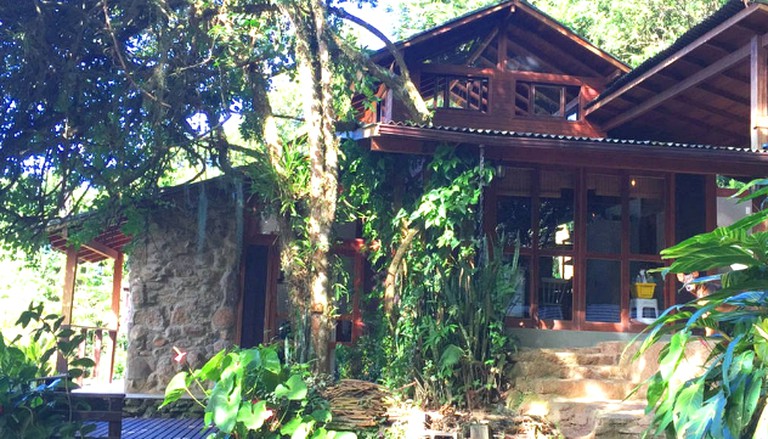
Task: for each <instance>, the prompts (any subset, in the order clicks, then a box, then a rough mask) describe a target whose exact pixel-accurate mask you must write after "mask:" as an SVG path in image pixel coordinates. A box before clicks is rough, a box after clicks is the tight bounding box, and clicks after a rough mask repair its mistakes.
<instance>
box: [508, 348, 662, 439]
mask: <svg viewBox="0 0 768 439" xmlns="http://www.w3.org/2000/svg"><path fill="white" fill-rule="evenodd" d="M625 346H626V343H623V342H604V343H600V344H598V345H596V346H595V347H591V348H569V349H522V350H521V351H520V352H519V353H518V354H517V355H516V361H517V364H516V365H515V368H514V371H513V377H514V388H515V390H516V398H517V400H516V401H514V402H512V401H510V403H511V404H512V405H518V406H519V409H520V410H521V412H522V413H524V414H530V415H538V416H546V417H547V419H549V420H551V421H553V422H554V423H555V424H557V425H558V428H559V430H560V432H561V433H562V434H563V435H564V436H565V437H566V438H569V439H570V438H611V439H613V438H617V439H619V438H620V439H625V438H639V437H641V436H642V433H643V431H644V430H645V429H646V427H647V426H648V423H649V422H650V418H649V417H648V416H646V415H645V412H644V409H645V391H644V389H640V390H638V391H637V392H635V393H632V392H633V391H634V390H635V388H636V386H637V384H638V383H640V382H641V381H642V379H643V378H644V377H646V376H648V373H649V371H644V370H643V368H644V365H642V364H638V363H642V362H638V363H630V362H629V361H628V359H626V358H625V359H623V358H622V355H621V354H622V352H623V351H624V348H625ZM630 394H631V396H630V397H629V398H627V399H625V398H626V397H627V396H628V395H630Z"/></svg>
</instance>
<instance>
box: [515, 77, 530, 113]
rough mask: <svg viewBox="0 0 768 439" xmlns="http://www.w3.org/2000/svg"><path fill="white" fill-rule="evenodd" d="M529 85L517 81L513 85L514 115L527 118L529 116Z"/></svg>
mask: <svg viewBox="0 0 768 439" xmlns="http://www.w3.org/2000/svg"><path fill="white" fill-rule="evenodd" d="M530 103H531V84H529V83H527V82H521V81H517V83H516V84H515V114H516V115H517V116H529V115H530V114H531V105H530Z"/></svg>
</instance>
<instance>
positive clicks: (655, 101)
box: [590, 45, 750, 131]
mask: <svg viewBox="0 0 768 439" xmlns="http://www.w3.org/2000/svg"><path fill="white" fill-rule="evenodd" d="M749 51H750V45H747V46H744V47H742V48H741V49H739V50H737V51H736V52H733V53H732V54H730V55H728V56H726V57H724V58H721V59H720V60H719V61H717V62H716V63H714V64H711V65H710V66H709V67H707V68H705V69H702V70H699V71H698V72H696V73H695V74H693V75H691V76H689V77H688V78H686V79H685V80H683V81H681V82H679V83H678V84H677V85H675V86H673V87H670V88H668V89H666V90H664V91H663V92H661V93H659V94H657V95H656V96H654V97H652V98H650V99H647V100H645V101H644V102H643V103H641V104H639V105H637V106H636V107H634V108H632V109H631V110H629V111H626V112H624V113H622V114H620V115H618V116H616V117H614V118H613V119H610V120H609V121H607V122H606V123H605V124H603V125H602V126H601V128H602V129H604V130H606V131H608V130H611V129H613V128H616V127H617V126H619V125H621V124H623V123H625V122H629V121H630V120H632V119H634V118H636V117H637V116H640V115H641V114H643V113H646V112H648V111H650V110H652V109H654V108H656V107H657V106H659V105H661V104H662V103H664V101H666V100H668V99H672V98H673V97H675V96H677V95H679V94H680V93H683V92H685V91H686V90H688V89H689V88H691V87H695V86H696V85H698V84H700V83H702V82H704V81H706V80H707V79H709V78H711V77H713V76H715V75H717V74H718V73H720V72H722V71H723V70H725V69H728V68H730V67H731V66H733V65H734V64H736V63H738V62H741V61H742V60H744V59H745V58H747V57H748V56H749ZM593 108H594V107H593ZM592 111H594V110H593V109H591V111H590V112H592Z"/></svg>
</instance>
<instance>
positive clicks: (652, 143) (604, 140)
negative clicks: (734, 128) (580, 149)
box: [386, 122, 768, 155]
mask: <svg viewBox="0 0 768 439" xmlns="http://www.w3.org/2000/svg"><path fill="white" fill-rule="evenodd" d="M386 125H393V126H402V127H410V128H419V129H426V130H435V131H449V132H457V133H467V134H479V135H485V136H499V137H513V138H525V139H546V140H565V141H573V142H590V143H596V144H607V145H629V146H648V147H658V148H680V149H703V150H711V151H730V152H734V153H744V154H754V155H765V154H768V152H766V151H752V150H751V149H750V148H745V147H741V146H727V145H707V144H703V143H679V142H661V141H656V140H632V139H617V138H609V137H586V136H569V135H563V134H543V133H534V132H518V131H507V130H494V129H486V128H470V127H455V126H442V125H428V124H417V123H413V122H389V123H387V124H386Z"/></svg>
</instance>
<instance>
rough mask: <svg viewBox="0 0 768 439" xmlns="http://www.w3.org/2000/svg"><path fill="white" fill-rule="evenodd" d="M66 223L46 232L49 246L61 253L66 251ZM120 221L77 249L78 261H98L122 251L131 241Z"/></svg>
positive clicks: (113, 257) (115, 255)
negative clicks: (122, 228)
mask: <svg viewBox="0 0 768 439" xmlns="http://www.w3.org/2000/svg"><path fill="white" fill-rule="evenodd" d="M67 225H69V223H67V224H66V225H63V226H61V227H58V228H54V229H52V230H51V231H50V233H49V234H48V241H49V242H50V243H51V247H53V248H54V249H56V250H59V251H61V252H63V253H66V252H67V246H68V245H69V243H68V242H67ZM122 225H123V224H122V223H120V224H117V225H112V226H109V227H107V228H106V229H105V230H104V231H103V232H101V233H100V234H99V235H98V236H96V237H95V238H94V239H93V240H92V241H90V242H88V243H87V244H83V245H81V246H80V247H79V248H78V249H77V260H78V262H99V261H103V260H105V259H109V258H111V259H117V254H118V253H122V251H123V247H125V245H126V244H128V243H129V242H130V241H131V237H130V236H129V235H126V234H125V233H123V231H122V230H121V227H122Z"/></svg>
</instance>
